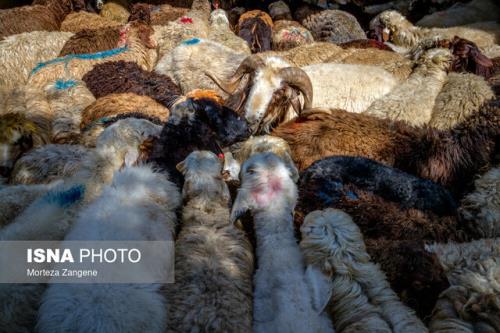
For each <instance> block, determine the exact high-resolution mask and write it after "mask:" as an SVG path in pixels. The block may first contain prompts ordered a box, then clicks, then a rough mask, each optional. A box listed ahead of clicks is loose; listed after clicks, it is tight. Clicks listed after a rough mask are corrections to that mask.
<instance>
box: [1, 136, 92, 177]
mask: <svg viewBox="0 0 500 333" xmlns="http://www.w3.org/2000/svg"><path fill="white" fill-rule="evenodd" d="M89 154H90V152H89V150H88V149H87V148H85V147H83V146H80V145H61V144H48V145H45V146H42V147H39V148H36V149H33V150H31V151H29V152H27V153H26V154H24V155H23V156H22V157H21V158H20V159H18V160H17V161H16V164H14V168H13V169H12V172H11V175H10V179H9V183H10V184H26V185H28V184H48V183H51V182H53V181H56V180H59V179H63V178H66V177H70V176H72V175H73V174H74V173H75V172H76V171H77V170H78V168H79V167H80V163H81V162H82V161H83V160H84V159H87V158H89Z"/></svg>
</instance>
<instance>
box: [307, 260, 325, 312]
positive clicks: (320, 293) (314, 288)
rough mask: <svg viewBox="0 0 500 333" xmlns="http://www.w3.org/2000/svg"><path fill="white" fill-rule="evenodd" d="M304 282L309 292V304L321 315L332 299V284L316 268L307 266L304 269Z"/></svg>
mask: <svg viewBox="0 0 500 333" xmlns="http://www.w3.org/2000/svg"><path fill="white" fill-rule="evenodd" d="M305 280H306V283H307V285H308V287H309V290H310V291H311V297H312V299H311V302H312V305H313V308H314V310H316V311H317V313H322V312H323V311H324V310H325V308H326V306H327V305H328V302H330V298H331V297H332V283H331V281H330V279H329V277H328V276H327V275H326V274H324V273H323V272H321V271H320V270H319V269H318V268H316V267H314V266H312V265H309V266H307V268H306V272H305Z"/></svg>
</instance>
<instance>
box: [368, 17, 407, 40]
mask: <svg viewBox="0 0 500 333" xmlns="http://www.w3.org/2000/svg"><path fill="white" fill-rule="evenodd" d="M412 27H413V24H411V22H410V21H408V20H407V19H406V18H405V17H404V16H403V15H402V14H401V13H399V12H397V11H395V10H386V11H385V12H382V13H380V14H378V15H377V16H375V17H374V18H373V19H372V20H371V21H370V37H371V38H373V39H376V40H377V41H379V42H392V41H393V38H394V37H395V34H396V33H398V34H401V33H404V30H406V29H410V28H412ZM397 44H398V43H397Z"/></svg>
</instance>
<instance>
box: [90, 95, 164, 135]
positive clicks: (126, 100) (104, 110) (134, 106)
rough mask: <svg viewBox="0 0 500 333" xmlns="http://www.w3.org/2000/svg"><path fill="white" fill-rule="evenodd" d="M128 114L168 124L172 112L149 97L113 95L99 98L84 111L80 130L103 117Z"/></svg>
mask: <svg viewBox="0 0 500 333" xmlns="http://www.w3.org/2000/svg"><path fill="white" fill-rule="evenodd" d="M127 113H143V114H145V115H147V116H151V117H155V118H158V119H160V120H161V121H162V122H166V121H167V119H168V115H169V113H170V112H169V110H168V109H167V108H166V107H164V106H163V105H161V104H159V103H158V102H156V101H155V100H153V99H152V98H151V97H148V96H141V95H137V94H134V93H123V94H111V95H107V96H105V97H101V98H99V99H98V100H96V101H95V102H94V103H92V104H91V105H89V106H88V107H86V108H85V109H84V110H83V111H82V121H81V123H80V128H82V129H83V128H85V127H87V126H89V125H90V124H91V123H92V122H94V121H96V120H98V119H100V118H103V117H108V118H109V117H114V116H117V115H119V114H127Z"/></svg>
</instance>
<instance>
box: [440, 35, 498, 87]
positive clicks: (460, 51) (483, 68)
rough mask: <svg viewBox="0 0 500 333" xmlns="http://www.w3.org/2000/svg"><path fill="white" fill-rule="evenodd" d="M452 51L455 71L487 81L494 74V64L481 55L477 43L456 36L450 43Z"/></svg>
mask: <svg viewBox="0 0 500 333" xmlns="http://www.w3.org/2000/svg"><path fill="white" fill-rule="evenodd" d="M450 49H451V50H452V52H453V55H454V56H455V59H454V61H453V65H452V69H453V70H454V71H456V72H465V71H467V72H471V73H474V74H476V75H480V76H483V77H484V78H486V79H488V78H489V77H490V76H491V75H492V74H493V62H492V61H491V59H489V58H488V57H486V56H485V55H484V54H482V53H481V50H479V48H478V47H477V45H476V44H475V43H473V42H471V41H469V40H467V39H464V38H460V37H458V36H455V37H454V38H453V40H452V41H451V42H450Z"/></svg>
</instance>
